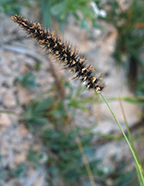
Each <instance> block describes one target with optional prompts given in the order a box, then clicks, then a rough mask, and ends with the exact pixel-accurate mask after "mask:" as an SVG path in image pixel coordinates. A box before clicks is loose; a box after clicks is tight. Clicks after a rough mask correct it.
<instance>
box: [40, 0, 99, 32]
mask: <svg viewBox="0 0 144 186" xmlns="http://www.w3.org/2000/svg"><path fill="white" fill-rule="evenodd" d="M89 2H90V0H79V1H77V0H62V1H60V0H40V1H39V3H40V5H41V15H42V20H43V23H44V26H45V27H49V26H50V25H51V22H52V18H54V19H55V20H56V21H58V23H59V26H60V28H61V30H63V23H68V19H67V18H68V16H69V15H72V16H73V17H74V18H75V20H76V21H77V22H78V24H79V26H80V28H85V29H86V31H87V32H89V31H90V30H89V24H88V20H89V21H90V22H92V24H93V26H96V27H97V26H98V25H97V24H96V18H97V17H96V15H95V13H94V11H93V9H92V7H91V6H88V3H89ZM78 11H79V12H78ZM80 14H81V15H80Z"/></svg>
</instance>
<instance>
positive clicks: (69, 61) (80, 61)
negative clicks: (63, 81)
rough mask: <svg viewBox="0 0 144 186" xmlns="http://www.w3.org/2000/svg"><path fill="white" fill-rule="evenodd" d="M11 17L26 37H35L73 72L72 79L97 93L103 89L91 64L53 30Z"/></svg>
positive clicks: (20, 17) (19, 17)
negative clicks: (79, 81) (94, 74)
mask: <svg viewBox="0 0 144 186" xmlns="http://www.w3.org/2000/svg"><path fill="white" fill-rule="evenodd" d="M11 19H12V20H13V21H14V22H16V23H17V24H18V25H19V26H21V28H23V29H24V30H25V31H26V32H27V34H28V37H30V38H31V39H35V40H36V41H37V42H38V44H39V45H40V46H41V48H43V49H45V50H46V51H48V52H49V54H50V55H53V56H55V57H56V60H57V61H59V62H60V63H61V64H63V65H64V67H65V69H67V70H71V72H73V73H75V74H76V77H75V78H74V79H80V80H81V82H86V88H88V89H95V90H96V92H97V93H99V92H100V91H102V90H103V89H104V87H105V86H104V85H102V86H100V85H99V81H101V80H102V78H96V77H94V76H93V75H92V73H93V70H94V68H93V67H92V65H89V66H87V65H86V60H85V58H82V56H80V55H79V53H78V51H77V50H76V49H75V50H73V49H72V46H71V45H69V44H68V43H64V42H62V40H61V39H60V38H59V37H57V36H56V35H55V34H54V32H50V31H46V30H45V29H44V28H42V26H41V25H40V23H33V22H31V21H29V20H26V19H24V18H23V17H22V16H18V15H15V16H11Z"/></svg>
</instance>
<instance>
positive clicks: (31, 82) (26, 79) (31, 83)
mask: <svg viewBox="0 0 144 186" xmlns="http://www.w3.org/2000/svg"><path fill="white" fill-rule="evenodd" d="M17 80H18V81H19V83H20V84H21V85H22V86H23V87H27V88H35V87H37V84H36V82H35V80H36V76H34V75H33V73H32V72H31V71H29V72H28V73H26V74H25V75H24V76H18V78H17Z"/></svg>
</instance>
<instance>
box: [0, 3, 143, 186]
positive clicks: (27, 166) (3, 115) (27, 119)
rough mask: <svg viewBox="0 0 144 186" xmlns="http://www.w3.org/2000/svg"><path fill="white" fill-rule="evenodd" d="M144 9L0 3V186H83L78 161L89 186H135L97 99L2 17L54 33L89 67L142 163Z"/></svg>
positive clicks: (128, 159) (124, 150) (123, 147)
mask: <svg viewBox="0 0 144 186" xmlns="http://www.w3.org/2000/svg"><path fill="white" fill-rule="evenodd" d="M143 10H144V1H143V0H107V1H106V0H101V1H100V0H95V1H90V0H79V1H76V0H0V186H90V185H91V183H90V180H89V177H88V173H87V171H86V168H85V164H86V163H85V161H83V159H84V157H85V156H86V157H87V160H88V164H89V166H90V169H91V171H92V175H93V177H94V180H95V184H96V186H139V183H138V179H137V175H136V171H135V164H134V159H133V157H132V155H131V152H130V150H129V148H128V145H127V144H126V142H125V140H124V139H123V136H122V134H121V132H120V130H119V128H118V126H117V124H116V122H115V121H114V119H113V117H112V116H111V114H110V112H109V110H108V108H107V106H106V105H105V104H104V103H103V101H102V99H101V97H100V96H99V95H97V94H96V93H95V92H94V91H89V90H86V89H85V87H84V85H82V84H81V82H80V81H76V80H72V78H73V76H72V74H71V73H70V72H68V71H65V70H64V68H63V67H62V66H60V64H59V63H55V59H54V58H50V57H49V56H48V55H47V52H46V51H42V50H40V48H39V46H38V45H37V44H36V42H35V41H32V40H30V39H29V38H27V37H26V33H25V32H24V31H23V30H20V29H19V27H18V26H17V25H16V24H15V23H14V22H13V21H12V20H11V19H10V16H12V15H15V14H18V15H19V14H20V15H23V16H24V17H25V18H27V19H29V20H31V21H33V22H40V23H41V24H42V25H43V26H44V27H45V28H46V29H48V30H50V31H53V30H54V31H55V33H56V34H57V35H58V36H60V37H61V38H63V40H64V42H68V43H69V44H70V45H72V46H73V48H77V49H78V50H79V54H80V55H82V56H84V57H85V58H86V59H87V64H92V65H93V66H94V68H95V74H96V77H98V76H102V77H103V79H104V82H105V84H106V88H105V89H104V90H103V95H104V96H105V97H106V98H107V100H108V102H109V103H110V106H111V107H112V109H113V111H114V113H115V115H116V116H117V118H118V120H119V122H120V123H121V125H122V127H123V129H124V131H125V133H126V134H127V135H128V137H129V139H130V141H131V143H132V144H133V145H134V147H135V149H136V152H137V156H138V158H139V161H140V163H141V165H142V166H143V164H144V143H143V140H144V126H143V123H144V120H143V118H144V110H143V108H144V107H143V105H144V52H143V50H144V11H143ZM130 134H131V135H132V139H131V137H130ZM79 140H80V141H81V143H80V141H79ZM80 144H82V148H83V150H84V153H82V154H81V151H80Z"/></svg>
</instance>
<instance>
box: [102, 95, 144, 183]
mask: <svg viewBox="0 0 144 186" xmlns="http://www.w3.org/2000/svg"><path fill="white" fill-rule="evenodd" d="M99 94H100V95H101V97H102V98H103V100H104V102H105V103H106V105H107V106H108V108H109V110H110V112H111V113H112V115H113V117H114V119H115V120H116V122H117V124H118V126H119V128H120V130H121V132H122V134H123V136H124V138H125V140H126V142H127V144H128V146H129V148H130V150H131V152H132V155H133V157H134V160H135V162H136V168H138V169H139V174H140V177H141V183H142V186H143V185H144V177H143V173H142V168H141V165H140V164H139V162H138V160H137V157H136V155H135V152H134V151H133V148H132V146H131V144H130V142H129V140H128V138H127V136H126V135H125V133H124V131H123V129H122V127H121V125H120V123H119V121H118V120H117V118H116V116H115V114H114V113H113V111H112V109H111V107H110V106H109V104H108V102H107V100H106V99H105V97H104V96H103V94H102V93H101V92H100V93H99Z"/></svg>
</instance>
